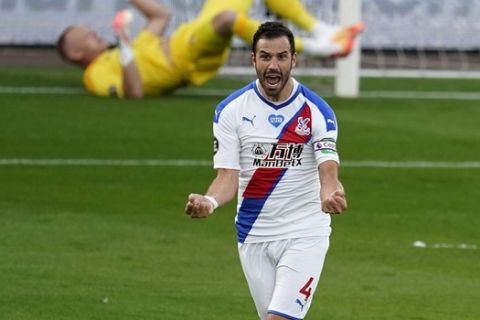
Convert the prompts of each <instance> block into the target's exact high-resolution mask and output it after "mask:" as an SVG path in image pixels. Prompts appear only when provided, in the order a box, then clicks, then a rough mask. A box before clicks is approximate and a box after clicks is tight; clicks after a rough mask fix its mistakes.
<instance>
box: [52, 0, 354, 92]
mask: <svg viewBox="0 0 480 320" xmlns="http://www.w3.org/2000/svg"><path fill="white" fill-rule="evenodd" d="M130 2H131V3H132V4H133V5H134V6H135V7H136V8H137V9H138V10H139V11H140V12H141V13H142V14H143V15H144V16H145V17H146V18H147V24H146V26H145V28H144V29H143V30H142V31H141V32H140V33H139V34H138V35H137V36H136V37H135V38H134V39H130V38H129V34H128V24H129V23H130V21H131V18H132V17H131V13H130V12H129V11H121V12H119V13H117V15H116V16H115V19H114V21H113V23H112V27H113V31H114V32H115V34H116V35H117V37H118V39H119V46H118V47H116V48H110V47H109V44H108V43H107V42H106V41H105V40H104V39H102V38H100V37H99V36H98V35H97V34H96V33H95V32H94V31H93V30H91V29H89V28H88V27H85V26H70V27H68V28H67V29H65V30H64V31H63V33H62V34H61V36H60V37H59V40H58V44H57V48H58V51H59V54H60V55H61V57H62V58H64V59H65V60H67V61H69V62H72V63H74V64H76V65H78V66H79V67H81V68H83V69H84V70H85V72H84V76H83V82H84V85H85V87H86V89H87V90H88V91H89V92H90V93H92V94H95V95H99V96H119V97H125V98H142V97H144V96H155V95H165V94H169V93H171V92H172V91H174V90H175V89H178V88H180V87H183V86H188V85H201V84H203V83H204V82H206V81H207V80H209V79H211V78H213V77H214V76H215V75H216V74H217V73H218V71H219V69H220V68H221V67H222V65H223V64H224V63H225V61H226V60H227V58H228V55H229V52H230V44H231V40H232V38H233V35H236V36H238V37H239V38H241V39H243V40H245V41H246V42H247V43H249V44H251V41H252V39H253V34H254V33H255V31H256V30H257V28H258V26H259V25H260V22H258V21H256V20H253V19H252V18H250V17H248V15H247V14H248V11H249V9H250V7H251V6H252V3H253V0H229V1H225V0H206V1H205V3H204V5H203V7H202V9H201V11H200V13H199V15H198V16H197V18H196V19H195V20H193V21H190V22H187V23H184V24H182V25H180V26H179V27H178V28H177V29H176V31H175V32H173V34H172V35H171V37H169V38H167V37H165V36H164V33H165V30H166V27H167V24H168V22H169V21H170V18H171V11H170V9H169V8H167V7H166V6H164V5H162V4H160V3H158V2H157V1H156V0H131V1H130ZM265 4H266V5H267V7H268V8H269V10H271V11H272V12H273V13H275V14H277V15H278V16H280V17H282V18H284V19H288V20H290V21H292V22H293V23H295V24H296V25H298V26H299V27H301V28H303V29H305V30H307V31H309V32H310V33H311V35H312V36H311V37H304V38H300V37H296V38H295V41H296V46H297V51H298V52H303V53H305V54H308V55H310V56H312V57H344V56H347V55H348V54H349V53H350V51H351V50H352V47H353V46H354V42H355V38H356V36H357V34H358V33H360V32H361V31H362V30H363V23H358V24H356V25H352V26H348V27H340V26H332V25H329V24H326V23H324V22H321V21H319V20H317V19H315V18H314V17H313V16H311V15H310V13H309V12H308V11H307V10H306V8H305V7H304V6H303V5H302V4H301V2H300V1H299V0H265Z"/></svg>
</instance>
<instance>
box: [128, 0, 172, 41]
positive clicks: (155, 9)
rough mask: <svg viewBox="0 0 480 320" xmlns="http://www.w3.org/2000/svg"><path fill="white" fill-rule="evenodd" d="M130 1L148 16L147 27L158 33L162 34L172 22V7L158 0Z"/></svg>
mask: <svg viewBox="0 0 480 320" xmlns="http://www.w3.org/2000/svg"><path fill="white" fill-rule="evenodd" d="M130 2H131V3H132V4H133V5H134V6H135V7H136V8H137V9H138V10H139V11H140V12H141V13H142V14H143V15H144V16H145V18H147V24H146V26H145V29H146V30H148V31H150V32H151V33H153V34H156V35H159V36H160V35H162V34H163V33H164V32H165V29H166V27H167V25H168V22H170V19H171V17H172V13H171V10H170V8H168V7H167V6H165V5H163V4H161V3H159V2H158V1H156V0H130Z"/></svg>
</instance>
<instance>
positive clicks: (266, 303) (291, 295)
mask: <svg viewBox="0 0 480 320" xmlns="http://www.w3.org/2000/svg"><path fill="white" fill-rule="evenodd" d="M329 243H330V242H329V237H309V238H299V239H285V240H279V241H271V242H261V243H243V244H241V243H239V245H238V252H239V255H240V262H241V264H242V268H243V272H244V273H245V277H246V279H247V282H248V287H249V289H250V293H251V295H252V297H253V300H254V302H255V306H256V308H257V312H258V315H259V316H260V319H262V320H266V319H267V315H268V314H269V313H273V314H277V315H280V316H282V317H284V318H287V319H291V320H297V319H303V318H304V317H305V315H306V314H307V311H308V309H309V308H310V304H311V302H312V296H313V294H314V292H315V289H316V287H317V284H318V281H319V279H320V274H321V272H322V268H323V263H324V261H325V256H326V254H327V251H328V246H329Z"/></svg>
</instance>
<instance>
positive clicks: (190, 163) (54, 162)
mask: <svg viewBox="0 0 480 320" xmlns="http://www.w3.org/2000/svg"><path fill="white" fill-rule="evenodd" d="M212 165H213V164H212V161H210V160H187V159H145V160H141V159H126V160H123V159H28V158H11V159H9V158H3V159H0V166H105V167H108V166H111V167H112V166H117V167H211V166H212ZM341 166H342V167H348V168H411V169H421V168H425V169H429V168H430V169H479V168H480V161H376V160H357V161H355V160H350V161H348V160H345V161H343V162H342V163H341Z"/></svg>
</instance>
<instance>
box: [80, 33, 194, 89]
mask: <svg viewBox="0 0 480 320" xmlns="http://www.w3.org/2000/svg"><path fill="white" fill-rule="evenodd" d="M161 41H166V39H165V38H162V37H159V36H157V35H155V34H153V33H151V32H149V31H148V30H143V31H142V32H140V33H139V34H138V36H137V37H136V38H135V40H134V41H133V42H132V49H133V51H134V54H135V63H136V65H137V68H138V70H139V72H140V76H141V78H142V83H143V90H144V94H145V95H162V94H167V93H169V92H170V91H172V90H174V89H176V88H178V87H179V86H181V85H182V83H183V82H185V80H183V79H182V78H183V77H182V75H181V72H180V71H179V70H178V69H177V68H176V67H175V65H173V64H172V63H170V62H169V61H168V59H167V57H166V56H165V53H164V52H163V50H162V47H161ZM83 82H84V85H85V87H86V89H87V90H88V91H89V92H90V93H92V94H95V95H99V96H119V97H123V96H124V92H123V80H122V66H121V65H120V50H119V49H118V48H114V49H109V50H107V51H106V52H104V53H102V54H101V55H100V56H98V57H97V58H96V59H95V60H94V61H93V62H92V63H90V65H88V67H87V68H86V70H85V72H84V75H83Z"/></svg>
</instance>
